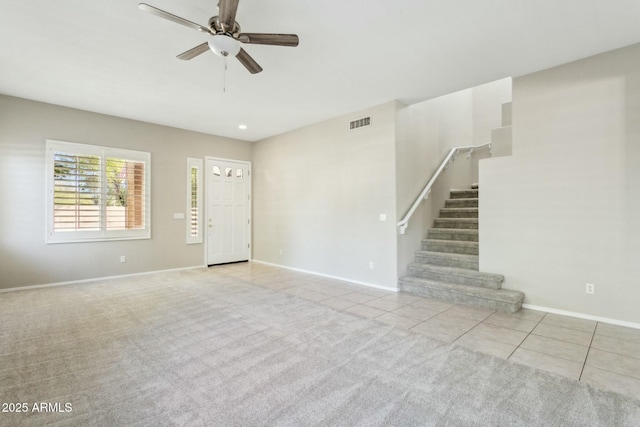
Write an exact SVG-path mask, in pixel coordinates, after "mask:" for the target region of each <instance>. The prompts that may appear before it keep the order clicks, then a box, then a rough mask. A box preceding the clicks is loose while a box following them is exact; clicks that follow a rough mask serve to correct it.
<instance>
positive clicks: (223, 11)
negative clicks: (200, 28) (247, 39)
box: [218, 0, 239, 32]
mask: <svg viewBox="0 0 640 427" xmlns="http://www.w3.org/2000/svg"><path fill="white" fill-rule="evenodd" d="M238 2H239V0H220V2H219V3H218V20H219V22H220V25H221V26H222V31H225V32H232V31H233V26H234V24H235V22H236V12H237V11H238Z"/></svg>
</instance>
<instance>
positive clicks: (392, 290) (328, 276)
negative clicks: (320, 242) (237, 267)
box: [251, 259, 398, 292]
mask: <svg viewBox="0 0 640 427" xmlns="http://www.w3.org/2000/svg"><path fill="white" fill-rule="evenodd" d="M251 262H255V263H257V264H264V265H270V266H272V267H279V268H284V269H285V270H291V271H297V272H299V273H306V274H312V275H314V276H320V277H326V278H327V279H336V280H342V281H343V282H348V283H353V284H354V285H362V286H368V287H370V288H376V289H383V290H385V291H391V292H398V288H391V287H388V286H382V285H376V284H373V283H367V282H361V281H359V280H353V279H346V278H344V277H338V276H332V275H330V274H324V273H318V272H317V271H310V270H304V269H302V268H294V267H289V266H286V265H280V264H274V263H272V262H267V261H260V260H257V259H252V260H251Z"/></svg>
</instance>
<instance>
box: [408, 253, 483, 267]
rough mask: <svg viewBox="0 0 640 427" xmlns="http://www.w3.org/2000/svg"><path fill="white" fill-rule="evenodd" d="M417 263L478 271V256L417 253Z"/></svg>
mask: <svg viewBox="0 0 640 427" xmlns="http://www.w3.org/2000/svg"><path fill="white" fill-rule="evenodd" d="M416 263H419V264H429V265H439V266H442V267H455V268H464V269H467V270H475V271H478V255H464V254H452V253H446V252H431V251H416Z"/></svg>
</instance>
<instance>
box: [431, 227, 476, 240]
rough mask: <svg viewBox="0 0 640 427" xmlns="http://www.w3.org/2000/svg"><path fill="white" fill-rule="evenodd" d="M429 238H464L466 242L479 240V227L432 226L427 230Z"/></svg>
mask: <svg viewBox="0 0 640 427" xmlns="http://www.w3.org/2000/svg"><path fill="white" fill-rule="evenodd" d="M427 238H428V239H435V240H462V241H465V242H477V241H478V230H477V229H464V230H463V229H459V228H430V229H429V230H428V231H427Z"/></svg>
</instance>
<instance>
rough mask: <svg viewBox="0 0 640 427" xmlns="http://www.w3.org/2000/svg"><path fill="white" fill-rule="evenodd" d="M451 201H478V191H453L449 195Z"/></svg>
mask: <svg viewBox="0 0 640 427" xmlns="http://www.w3.org/2000/svg"><path fill="white" fill-rule="evenodd" d="M449 194H450V196H449V198H451V199H477V198H478V190H451V192H450V193H449Z"/></svg>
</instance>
